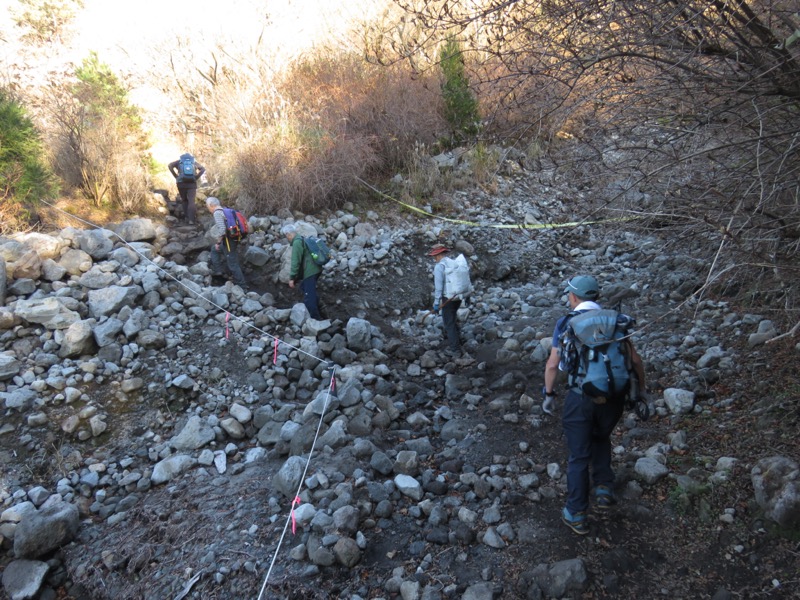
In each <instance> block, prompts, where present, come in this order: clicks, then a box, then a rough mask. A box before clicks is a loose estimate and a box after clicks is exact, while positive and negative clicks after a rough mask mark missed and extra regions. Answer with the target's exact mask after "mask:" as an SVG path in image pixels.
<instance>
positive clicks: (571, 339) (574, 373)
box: [559, 310, 636, 401]
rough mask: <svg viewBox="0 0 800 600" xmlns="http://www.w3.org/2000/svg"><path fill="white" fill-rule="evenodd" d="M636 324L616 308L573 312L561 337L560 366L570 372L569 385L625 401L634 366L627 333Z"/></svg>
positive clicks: (589, 393) (596, 395)
mask: <svg viewBox="0 0 800 600" xmlns="http://www.w3.org/2000/svg"><path fill="white" fill-rule="evenodd" d="M635 324H636V322H635V321H634V320H633V319H632V318H631V317H629V316H627V315H623V314H621V313H618V312H617V311H615V310H587V311H581V312H577V313H572V314H571V315H570V316H569V320H568V321H567V326H566V329H565V330H564V333H563V334H561V337H560V339H559V345H560V347H561V362H560V365H559V368H560V369H561V370H562V371H566V372H567V373H568V374H569V386H570V387H571V388H578V389H580V390H582V391H583V393H584V394H586V395H587V396H591V397H592V398H598V399H601V398H605V399H607V400H615V401H616V400H625V399H626V398H627V396H628V392H629V390H630V386H631V378H632V376H631V371H632V369H633V365H632V362H631V359H630V352H629V351H628V342H627V336H628V332H629V330H630V329H631V328H632V327H633V326H634V325H635Z"/></svg>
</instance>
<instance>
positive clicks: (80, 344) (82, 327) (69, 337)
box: [58, 319, 97, 358]
mask: <svg viewBox="0 0 800 600" xmlns="http://www.w3.org/2000/svg"><path fill="white" fill-rule="evenodd" d="M94 324H95V320H94V319H86V320H85V321H78V322H77V323H73V324H72V325H70V326H69V327H68V328H67V330H66V331H65V332H64V339H63V340H62V341H61V348H60V349H59V351H58V355H59V356H60V357H61V358H70V357H74V356H81V355H83V354H94V352H95V350H96V349H97V347H96V345H95V341H94V334H93V333H92V328H93V327H94Z"/></svg>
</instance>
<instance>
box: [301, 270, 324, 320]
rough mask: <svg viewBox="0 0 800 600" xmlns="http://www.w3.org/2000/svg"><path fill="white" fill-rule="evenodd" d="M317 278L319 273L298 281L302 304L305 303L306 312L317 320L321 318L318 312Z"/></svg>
mask: <svg viewBox="0 0 800 600" xmlns="http://www.w3.org/2000/svg"><path fill="white" fill-rule="evenodd" d="M317 279H319V273H317V274H316V275H312V276H311V277H306V278H305V279H303V281H301V282H300V289H301V290H303V304H305V305H306V308H307V309H308V314H309V315H311V318H312V319H317V320H318V321H319V320H321V319H322V315H320V312H319V298H318V297H317Z"/></svg>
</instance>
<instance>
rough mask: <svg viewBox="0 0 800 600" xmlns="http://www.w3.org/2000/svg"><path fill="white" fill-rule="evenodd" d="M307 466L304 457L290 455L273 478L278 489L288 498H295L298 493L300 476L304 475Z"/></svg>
mask: <svg viewBox="0 0 800 600" xmlns="http://www.w3.org/2000/svg"><path fill="white" fill-rule="evenodd" d="M305 466H306V460H305V459H304V458H302V457H300V456H290V457H289V458H288V459H287V460H286V462H285V463H283V466H282V467H281V468H280V470H279V471H278V473H277V474H276V475H275V478H274V479H273V483H274V484H275V487H276V488H277V490H278V491H279V492H280V493H281V494H283V495H284V496H286V497H287V498H294V497H295V496H296V495H297V488H298V487H299V486H300V478H301V477H302V476H303V469H304V468H305Z"/></svg>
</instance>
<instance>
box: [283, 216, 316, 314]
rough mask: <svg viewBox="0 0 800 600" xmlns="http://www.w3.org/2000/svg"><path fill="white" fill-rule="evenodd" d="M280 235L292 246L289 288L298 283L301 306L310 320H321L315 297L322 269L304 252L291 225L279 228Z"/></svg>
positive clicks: (304, 249) (300, 240)
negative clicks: (303, 305)
mask: <svg viewBox="0 0 800 600" xmlns="http://www.w3.org/2000/svg"><path fill="white" fill-rule="evenodd" d="M281 233H282V234H283V235H285V236H286V239H287V240H289V244H291V246H292V267H291V270H290V271H289V287H290V288H294V286H295V283H297V282H298V281H299V282H300V289H301V290H303V304H305V305H306V308H307V309H308V314H309V315H311V318H312V319H317V320H321V319H322V315H321V314H320V311H319V298H318V296H317V279H319V274H320V273H321V272H322V267H320V266H319V265H318V264H316V263H315V262H314V260H313V259H312V258H311V254H310V253H309V252H306V245H305V242H304V241H303V236H301V235H297V228H296V227H295V226H294V224H292V223H287V224H286V225H284V226H283V227H282V228H281Z"/></svg>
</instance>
